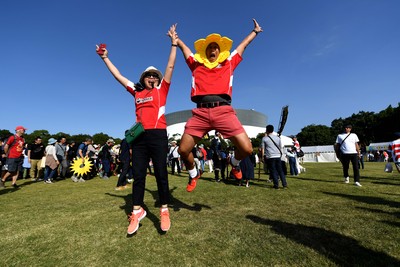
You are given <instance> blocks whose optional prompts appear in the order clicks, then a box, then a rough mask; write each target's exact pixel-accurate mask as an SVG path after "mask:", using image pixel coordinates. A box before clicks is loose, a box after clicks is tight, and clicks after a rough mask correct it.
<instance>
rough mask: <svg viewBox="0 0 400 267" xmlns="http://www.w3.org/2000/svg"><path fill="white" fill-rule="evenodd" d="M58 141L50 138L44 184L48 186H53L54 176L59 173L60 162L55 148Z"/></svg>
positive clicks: (47, 147)
mask: <svg viewBox="0 0 400 267" xmlns="http://www.w3.org/2000/svg"><path fill="white" fill-rule="evenodd" d="M56 142H57V140H56V139H54V138H50V139H49V141H48V145H47V146H46V165H45V169H44V182H45V183H46V184H52V183H53V182H52V181H51V180H52V179H53V176H54V175H55V174H56V173H57V168H58V165H59V164H60V161H59V160H58V158H57V154H56V153H57V152H56V148H55V143H56Z"/></svg>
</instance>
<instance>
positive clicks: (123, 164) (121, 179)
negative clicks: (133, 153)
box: [117, 159, 131, 187]
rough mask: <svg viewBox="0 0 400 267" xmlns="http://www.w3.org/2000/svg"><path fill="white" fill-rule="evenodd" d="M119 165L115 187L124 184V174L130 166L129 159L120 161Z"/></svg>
mask: <svg viewBox="0 0 400 267" xmlns="http://www.w3.org/2000/svg"><path fill="white" fill-rule="evenodd" d="M119 165H120V168H121V172H120V174H119V178H118V182H117V187H118V186H125V185H126V175H127V174H128V173H129V168H130V167H131V166H130V160H129V159H128V160H127V161H121V162H120V164H119Z"/></svg>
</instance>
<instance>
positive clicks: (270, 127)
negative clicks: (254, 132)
mask: <svg viewBox="0 0 400 267" xmlns="http://www.w3.org/2000/svg"><path fill="white" fill-rule="evenodd" d="M266 130H267V133H273V132H274V126H273V125H271V124H269V125H267V127H266Z"/></svg>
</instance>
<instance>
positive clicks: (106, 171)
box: [98, 138, 115, 180]
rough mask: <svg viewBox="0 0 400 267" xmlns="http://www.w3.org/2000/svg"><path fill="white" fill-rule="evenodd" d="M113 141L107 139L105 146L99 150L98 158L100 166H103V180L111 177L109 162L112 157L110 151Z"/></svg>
mask: <svg viewBox="0 0 400 267" xmlns="http://www.w3.org/2000/svg"><path fill="white" fill-rule="evenodd" d="M114 143H115V142H114V140H113V139H111V138H110V139H108V140H107V142H106V144H105V145H104V146H102V147H101V148H100V150H99V154H98V158H99V160H100V161H101V164H102V165H103V175H102V178H103V179H106V180H107V179H109V177H110V176H111V162H112V155H111V149H112V147H113V146H114Z"/></svg>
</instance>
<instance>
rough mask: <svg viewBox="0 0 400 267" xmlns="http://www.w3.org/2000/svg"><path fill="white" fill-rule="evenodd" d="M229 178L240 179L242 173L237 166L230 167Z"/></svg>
mask: <svg viewBox="0 0 400 267" xmlns="http://www.w3.org/2000/svg"><path fill="white" fill-rule="evenodd" d="M231 176H233V177H234V178H235V179H237V180H241V179H242V171H241V170H240V167H239V166H232V170H231Z"/></svg>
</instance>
